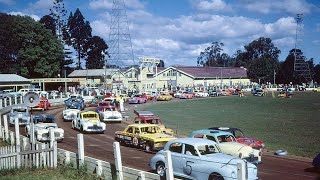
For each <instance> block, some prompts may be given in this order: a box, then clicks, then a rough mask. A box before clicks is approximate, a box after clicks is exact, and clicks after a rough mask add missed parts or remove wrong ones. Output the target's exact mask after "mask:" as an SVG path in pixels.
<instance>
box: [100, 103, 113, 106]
mask: <svg viewBox="0 0 320 180" xmlns="http://www.w3.org/2000/svg"><path fill="white" fill-rule="evenodd" d="M109 105H110V104H109V103H100V104H99V106H109Z"/></svg>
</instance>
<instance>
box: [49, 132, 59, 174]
mask: <svg viewBox="0 0 320 180" xmlns="http://www.w3.org/2000/svg"><path fill="white" fill-rule="evenodd" d="M49 133H50V148H53V151H52V153H51V165H52V167H53V168H56V167H57V164H58V162H57V161H58V159H57V154H58V151H57V141H56V140H55V138H54V130H53V128H50V130H49Z"/></svg>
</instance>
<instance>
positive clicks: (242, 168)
mask: <svg viewBox="0 0 320 180" xmlns="http://www.w3.org/2000/svg"><path fill="white" fill-rule="evenodd" d="M237 171H238V173H237V175H238V180H246V163H245V162H244V161H242V162H239V163H237Z"/></svg>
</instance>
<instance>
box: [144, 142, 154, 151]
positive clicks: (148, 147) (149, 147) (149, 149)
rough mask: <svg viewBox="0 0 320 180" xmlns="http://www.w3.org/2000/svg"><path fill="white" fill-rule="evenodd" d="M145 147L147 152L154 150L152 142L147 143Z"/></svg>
mask: <svg viewBox="0 0 320 180" xmlns="http://www.w3.org/2000/svg"><path fill="white" fill-rule="evenodd" d="M144 149H145V150H146V151H147V152H151V151H152V145H151V144H150V143H146V144H145V147H144Z"/></svg>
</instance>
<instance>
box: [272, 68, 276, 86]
mask: <svg viewBox="0 0 320 180" xmlns="http://www.w3.org/2000/svg"><path fill="white" fill-rule="evenodd" d="M273 84H276V70H275V69H273Z"/></svg>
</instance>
